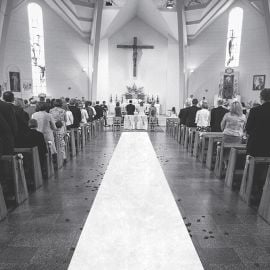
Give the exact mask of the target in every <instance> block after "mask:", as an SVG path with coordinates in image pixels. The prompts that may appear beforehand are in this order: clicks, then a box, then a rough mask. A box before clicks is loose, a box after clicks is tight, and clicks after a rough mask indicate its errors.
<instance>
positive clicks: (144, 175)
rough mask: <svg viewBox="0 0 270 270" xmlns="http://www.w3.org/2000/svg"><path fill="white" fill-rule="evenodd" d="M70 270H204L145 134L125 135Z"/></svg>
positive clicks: (102, 185) (123, 134) (87, 221)
mask: <svg viewBox="0 0 270 270" xmlns="http://www.w3.org/2000/svg"><path fill="white" fill-rule="evenodd" d="M68 269H69V270H90V269H91V270H146V269H147V270H180V269H182V270H203V267H202V264H201V262H200V259H199V257H198V254H197V252H196V250H195V248H194V246H193V244H192V241H191V239H190V236H189V234H188V231H187V228H186V226H185V223H184V221H183V219H182V217H181V214H180V212H179V210H178V207H177V205H176V202H175V199H174V197H173V195H172V192H171V190H170V188H169V185H168V183H167V180H166V178H165V176H164V173H163V171H162V168H161V166H160V164H159V161H158V159H157V156H156V153H155V151H154V149H153V146H152V144H151V142H150V139H149V137H148V134H147V133H144V132H127V133H122V135H121V138H120V141H119V143H118V145H117V147H116V149H115V151H114V154H113V156H112V159H111V161H110V163H109V166H108V168H107V171H106V173H105V176H104V179H103V182H102V184H101V186H100V189H99V191H98V193H97V195H96V199H95V201H94V203H93V206H92V209H91V211H90V214H89V216H88V218H87V220H86V223H85V225H84V228H83V231H82V234H81V236H80V239H79V242H78V244H77V247H76V249H75V252H74V254H73V257H72V260H71V263H70V265H69V268H68Z"/></svg>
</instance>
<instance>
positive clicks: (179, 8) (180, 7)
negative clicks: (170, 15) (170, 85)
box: [176, 0, 187, 108]
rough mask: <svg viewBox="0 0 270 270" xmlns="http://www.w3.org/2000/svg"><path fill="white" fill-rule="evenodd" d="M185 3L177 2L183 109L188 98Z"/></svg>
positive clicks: (180, 86)
mask: <svg viewBox="0 0 270 270" xmlns="http://www.w3.org/2000/svg"><path fill="white" fill-rule="evenodd" d="M184 7H185V5H184V1H182V0H176V9H177V18H178V43H179V92H180V93H179V106H180V108H181V107H183V105H184V102H185V100H186V98H187V92H186V76H185V34H186V31H184V28H185V27H186V23H185V14H184Z"/></svg>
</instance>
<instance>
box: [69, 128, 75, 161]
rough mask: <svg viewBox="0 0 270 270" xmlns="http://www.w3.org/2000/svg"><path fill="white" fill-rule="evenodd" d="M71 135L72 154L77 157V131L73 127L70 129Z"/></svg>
mask: <svg viewBox="0 0 270 270" xmlns="http://www.w3.org/2000/svg"><path fill="white" fill-rule="evenodd" d="M69 135H70V156H71V157H76V143H75V140H76V139H75V132H74V129H73V128H72V129H71V130H69Z"/></svg>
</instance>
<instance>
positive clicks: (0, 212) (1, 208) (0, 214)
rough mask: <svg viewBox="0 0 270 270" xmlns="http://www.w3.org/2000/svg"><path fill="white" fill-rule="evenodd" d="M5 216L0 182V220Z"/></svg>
mask: <svg viewBox="0 0 270 270" xmlns="http://www.w3.org/2000/svg"><path fill="white" fill-rule="evenodd" d="M6 216H7V206H6V202H5V198H4V194H3V190H2V186H1V184H0V220H3V219H4V218H6Z"/></svg>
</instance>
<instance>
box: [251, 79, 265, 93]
mask: <svg viewBox="0 0 270 270" xmlns="http://www.w3.org/2000/svg"><path fill="white" fill-rule="evenodd" d="M264 87H265V75H254V76H253V88H252V89H253V90H263V89H264Z"/></svg>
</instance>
